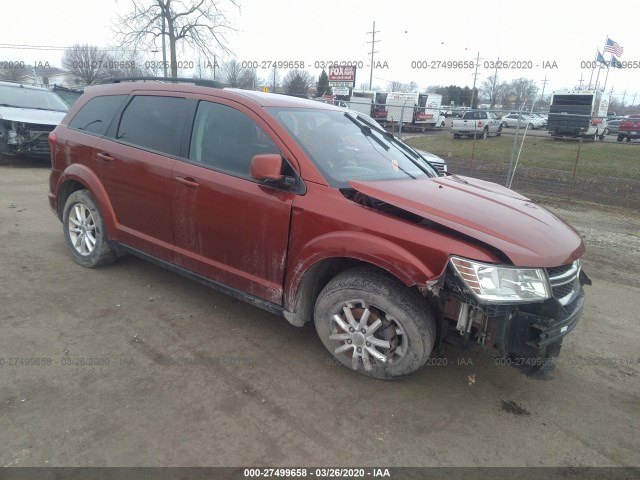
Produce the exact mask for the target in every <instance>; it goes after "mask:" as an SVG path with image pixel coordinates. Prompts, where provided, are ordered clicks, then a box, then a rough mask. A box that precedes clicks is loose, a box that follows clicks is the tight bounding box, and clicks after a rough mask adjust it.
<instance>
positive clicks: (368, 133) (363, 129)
mask: <svg viewBox="0 0 640 480" xmlns="http://www.w3.org/2000/svg"><path fill="white" fill-rule="evenodd" d="M344 116H345V117H347V118H348V119H349V120H351V121H352V122H353V123H354V124H355V125H356V126H357V127H358V128H359V129H360V131H361V132H362V134H363V135H365V136H367V137H371V138H373V139H374V140H375V141H376V143H377V144H378V145H380V146H381V147H382V148H384V149H385V150H389V149H390V148H391V147H389V145H387V144H386V143H384V142H383V141H382V140H381V139H380V138H379V137H378V136H377V135H374V134H373V132H372V131H371V127H369V126H366V125H363V124H362V123H360V121H359V120H358V119H356V118H355V117H353V115H351V114H350V113H349V112H344Z"/></svg>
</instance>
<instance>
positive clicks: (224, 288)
mask: <svg viewBox="0 0 640 480" xmlns="http://www.w3.org/2000/svg"><path fill="white" fill-rule="evenodd" d="M112 243H113V244H114V246H115V247H116V248H117V249H119V250H122V251H123V252H127V253H130V254H131V255H134V256H136V257H139V258H142V259H143V260H147V261H148V262H151V263H153V264H155V265H158V266H159V267H162V268H166V269H167V270H169V271H171V272H174V273H177V274H179V275H182V276H183V277H186V278H188V279H190V280H195V281H196V282H198V283H201V284H203V285H205V286H207V287H210V288H213V289H214V290H218V291H219V292H222V293H225V294H227V295H229V296H231V297H233V298H237V299H238V300H241V301H243V302H246V303H249V304H251V305H253V306H254V307H258V308H261V309H263V310H266V311H267V312H269V313H273V314H275V315H279V316H281V317H284V308H282V306H281V305H277V304H275V303H272V302H269V301H267V300H264V299H262V298H259V297H256V296H254V295H250V294H248V293H246V292H243V291H241V290H238V289H236V288H232V287H230V286H228V285H225V284H224V283H220V282H217V281H215V280H212V279H210V278H207V277H205V276H202V275H200V274H198V273H195V272H192V271H191V270H187V269H185V268H182V267H179V266H178V265H175V264H173V263H170V262H167V261H165V260H161V259H160V258H157V257H154V256H153V255H149V254H148V253H145V252H142V251H140V250H138V249H135V248H132V247H129V246H127V245H124V244H122V243H119V242H112Z"/></svg>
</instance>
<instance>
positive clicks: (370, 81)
mask: <svg viewBox="0 0 640 480" xmlns="http://www.w3.org/2000/svg"><path fill="white" fill-rule="evenodd" d="M376 33H380V31H379V30H376V22H375V20H374V21H373V30H372V31H370V32H367V35H369V34H371V41H370V42H367V43H370V44H371V53H370V54H369V55H371V70H370V73H369V90H371V87H372V85H373V56H374V55H375V54H376V53H378V52H376V51H375V48H376V42H379V41H380V40H376Z"/></svg>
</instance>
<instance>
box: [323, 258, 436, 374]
mask: <svg viewBox="0 0 640 480" xmlns="http://www.w3.org/2000/svg"><path fill="white" fill-rule="evenodd" d="M314 323H315V326H316V331H317V332H318V335H319V336H320V339H321V340H322V343H323V344H324V346H325V347H326V348H327V350H329V352H330V353H331V354H332V355H333V356H334V357H335V358H336V359H337V360H338V361H339V362H340V363H342V364H343V365H344V366H345V367H347V368H350V369H353V370H355V371H356V372H358V373H361V374H363V375H367V376H369V377H373V378H379V379H392V378H396V377H400V376H403V375H408V374H410V373H412V372H415V371H416V370H418V369H419V368H420V367H422V366H423V365H424V364H425V363H426V361H427V359H428V358H429V356H430V355H431V351H432V349H433V345H434V341H435V338H436V322H435V318H434V316H433V313H432V312H431V310H430V308H429V306H428V305H427V302H426V301H425V299H424V298H423V297H422V296H421V295H420V294H419V293H418V292H417V291H414V290H410V289H408V288H407V287H406V286H404V285H403V284H402V283H401V282H400V281H398V280H397V279H395V278H392V277H391V276H389V275H388V274H386V273H384V272H381V271H379V270H376V269H373V268H368V267H356V268H352V269H349V270H346V271H344V272H342V273H340V274H338V275H337V276H336V277H334V278H333V279H332V280H331V281H330V282H329V283H328V284H327V285H326V286H325V288H324V289H323V290H322V292H320V295H319V296H318V299H317V301H316V306H315V311H314Z"/></svg>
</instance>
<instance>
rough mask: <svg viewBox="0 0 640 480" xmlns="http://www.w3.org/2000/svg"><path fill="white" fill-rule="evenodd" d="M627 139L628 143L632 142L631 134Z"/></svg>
mask: <svg viewBox="0 0 640 480" xmlns="http://www.w3.org/2000/svg"><path fill="white" fill-rule="evenodd" d="M626 139H627V143H629V142H631V135H627V136H626Z"/></svg>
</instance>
